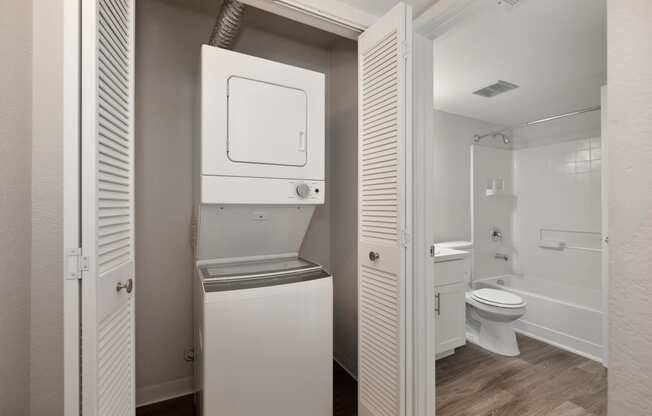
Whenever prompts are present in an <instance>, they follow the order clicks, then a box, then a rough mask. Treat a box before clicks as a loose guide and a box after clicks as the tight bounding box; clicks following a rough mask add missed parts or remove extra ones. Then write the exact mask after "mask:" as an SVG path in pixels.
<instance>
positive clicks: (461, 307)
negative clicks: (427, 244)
mask: <svg viewBox="0 0 652 416" xmlns="http://www.w3.org/2000/svg"><path fill="white" fill-rule="evenodd" d="M470 273H471V253H469V252H468V251H463V250H455V249H450V248H443V247H442V248H439V247H435V346H436V347H435V352H436V354H437V359H439V358H444V357H447V356H449V355H452V354H453V353H455V348H458V347H461V346H462V345H464V344H465V343H466V330H465V314H466V309H465V308H466V306H465V305H466V303H465V293H466V282H467V281H468V280H469V278H470Z"/></svg>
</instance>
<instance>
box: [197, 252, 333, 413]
mask: <svg viewBox="0 0 652 416" xmlns="http://www.w3.org/2000/svg"><path fill="white" fill-rule="evenodd" d="M332 290H333V289H332V278H331V276H329V274H328V273H326V272H325V271H324V270H323V269H322V268H321V267H319V266H318V265H316V264H313V263H310V262H308V261H305V260H303V259H300V258H296V257H286V258H283V257H281V258H274V259H259V260H252V261H242V262H227V263H206V264H201V265H200V266H199V267H198V273H197V278H196V281H195V291H196V296H197V298H198V300H199V302H198V303H199V304H200V307H199V308H198V309H199V311H200V312H199V313H200V316H198V317H197V319H196V325H197V337H198V345H197V349H196V353H197V368H198V374H197V377H198V378H199V379H200V380H201V384H200V386H199V387H200V389H199V391H200V400H199V402H200V406H201V409H200V414H203V415H211V416H212V415H229V416H252V415H266V416H306V415H311V416H332V411H333V410H332V409H333V407H332V400H333V387H332V386H333V380H332V374H333V365H332V356H333V355H332V354H333V351H332V345H333V344H332V315H333V306H332V305H333V302H332V301H333V298H332Z"/></svg>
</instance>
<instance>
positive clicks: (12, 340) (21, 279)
mask: <svg viewBox="0 0 652 416" xmlns="http://www.w3.org/2000/svg"><path fill="white" fill-rule="evenodd" d="M31 30H32V5H31V2H29V1H20V2H10V1H5V0H3V1H2V13H0V55H1V56H2V59H3V64H2V65H0V97H2V98H1V99H0V100H1V101H0V414H2V415H26V414H27V413H28V409H29V314H30V307H29V305H30V303H29V298H30V283H29V282H30V241H31V236H30V228H31V195H30V193H31V144H32V139H31V130H32V128H31V123H32V119H31V115H32V108H31V105H32V96H31V91H32V85H31V82H32V79H31V64H32V62H31V60H32V57H31V48H32V32H31Z"/></svg>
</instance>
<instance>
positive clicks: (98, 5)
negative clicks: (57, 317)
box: [81, 0, 135, 416]
mask: <svg viewBox="0 0 652 416" xmlns="http://www.w3.org/2000/svg"><path fill="white" fill-rule="evenodd" d="M134 2H135V0H88V1H86V0H84V1H83V2H81V5H82V59H81V62H82V68H81V71H82V140H81V143H82V168H81V171H82V180H81V182H82V187H81V189H82V197H81V199H82V227H81V229H82V256H84V258H83V262H82V264H83V268H84V270H83V273H82V413H83V414H84V415H85V416H89V415H90V416H95V415H98V416H128V415H134V414H135V385H134V381H135V380H134V374H135V373H134V296H135V288H134V285H135V276H134V273H135V272H134V109H133V103H134Z"/></svg>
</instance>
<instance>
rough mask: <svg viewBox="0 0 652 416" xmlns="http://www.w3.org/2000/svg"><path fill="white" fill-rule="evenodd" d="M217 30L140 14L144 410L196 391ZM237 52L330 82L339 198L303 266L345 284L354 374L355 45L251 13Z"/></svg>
mask: <svg viewBox="0 0 652 416" xmlns="http://www.w3.org/2000/svg"><path fill="white" fill-rule="evenodd" d="M214 21H215V16H212V15H207V14H201V13H197V12H194V11H190V10H186V9H182V8H179V7H176V6H173V5H170V4H167V3H165V2H162V1H158V0H140V1H138V2H137V23H136V188H137V192H136V252H137V256H136V258H137V263H136V272H137V279H138V281H137V282H138V283H137V286H138V296H137V298H136V299H137V300H136V325H137V327H136V339H137V343H136V346H137V356H136V366H137V368H136V375H137V389H138V402H139V403H140V404H142V403H145V402H149V401H153V400H158V399H160V398H162V397H164V396H166V395H174V394H180V393H183V392H184V391H190V389H191V386H192V384H191V382H192V365H191V363H187V362H185V361H184V358H183V354H184V350H185V349H187V348H190V347H191V346H192V313H191V312H192V296H191V283H192V278H193V254H192V249H191V246H190V237H191V236H190V222H191V217H192V173H193V170H192V137H193V111H194V105H195V101H194V94H195V88H196V82H197V79H198V78H197V77H198V63H199V47H200V45H201V44H203V43H206V42H207V39H208V36H209V34H210V31H211V29H212V25H213V23H214ZM233 49H234V50H236V51H238V52H243V53H247V54H251V55H254V56H258V57H262V58H267V59H272V60H275V61H279V62H283V63H287V64H290V65H295V66H299V67H303V68H307V69H311V70H315V71H319V72H323V73H325V74H326V84H327V85H326V91H327V97H326V100H327V101H326V104H327V105H326V113H327V119H328V120H329V122H328V123H327V130H326V154H327V160H326V178H327V189H328V192H327V194H326V204H325V205H323V206H321V207H319V208H318V209H317V210H316V212H315V215H314V217H313V219H312V222H311V225H310V228H309V230H308V233H307V235H306V238H305V240H304V242H303V245H302V247H301V255H302V256H304V257H306V258H308V259H310V260H313V261H316V262H318V263H320V264H323V265H325V266H326V267H327V268H328V269H329V270H330V271H332V272H333V273H334V274H335V278H334V281H335V284H334V286H335V289H334V291H335V320H336V323H335V338H336V339H335V354H336V357H341V358H338V359H339V360H340V361H342V363H343V364H345V365H350V366H351V367H350V368H351V369H353V368H355V365H354V363H355V351H356V349H357V346H355V340H356V330H355V322H356V320H357V313H356V311H357V308H356V306H355V299H356V298H357V294H356V290H355V289H356V287H357V285H356V283H355V278H356V273H355V254H356V252H357V250H356V247H355V229H356V225H355V222H354V221H355V216H356V212H357V211H356V201H355V194H356V189H357V188H356V186H357V185H356V183H355V181H354V180H352V179H354V178H355V172H356V168H355V164H352V165H351V163H354V162H355V160H356V159H357V156H356V153H355V145H356V143H357V135H356V128H355V127H356V120H357V114H356V113H355V106H356V104H357V96H356V94H357V86H356V79H357V66H356V65H357V64H356V51H355V43H354V42H352V41H347V40H341V41H338V40H337V38H336V37H334V36H332V35H330V34H328V33H325V32H321V31H318V30H315V29H312V28H309V27H307V26H304V25H301V24H299V23H296V22H293V21H290V20H286V19H283V18H280V17H277V16H274V15H270V14H267V13H265V12H262V11H259V10H256V9H253V8H248V9H247V11H246V13H245V19H244V24H243V28H242V31H241V33H240V35H239V36H238V38H237V39H236V42H235V44H234V48H233ZM331 74H333V76H331ZM333 109H334V110H333ZM333 111H334V112H333ZM333 131H334V132H336V133H337V138H336V139H333ZM332 216H334V218H335V219H334V220H333V221H331V219H332V218H331V217H332ZM335 238H336V240H337V242H336V240H335ZM340 241H341V243H340ZM331 249H333V251H331ZM349 363H350V364H349Z"/></svg>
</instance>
